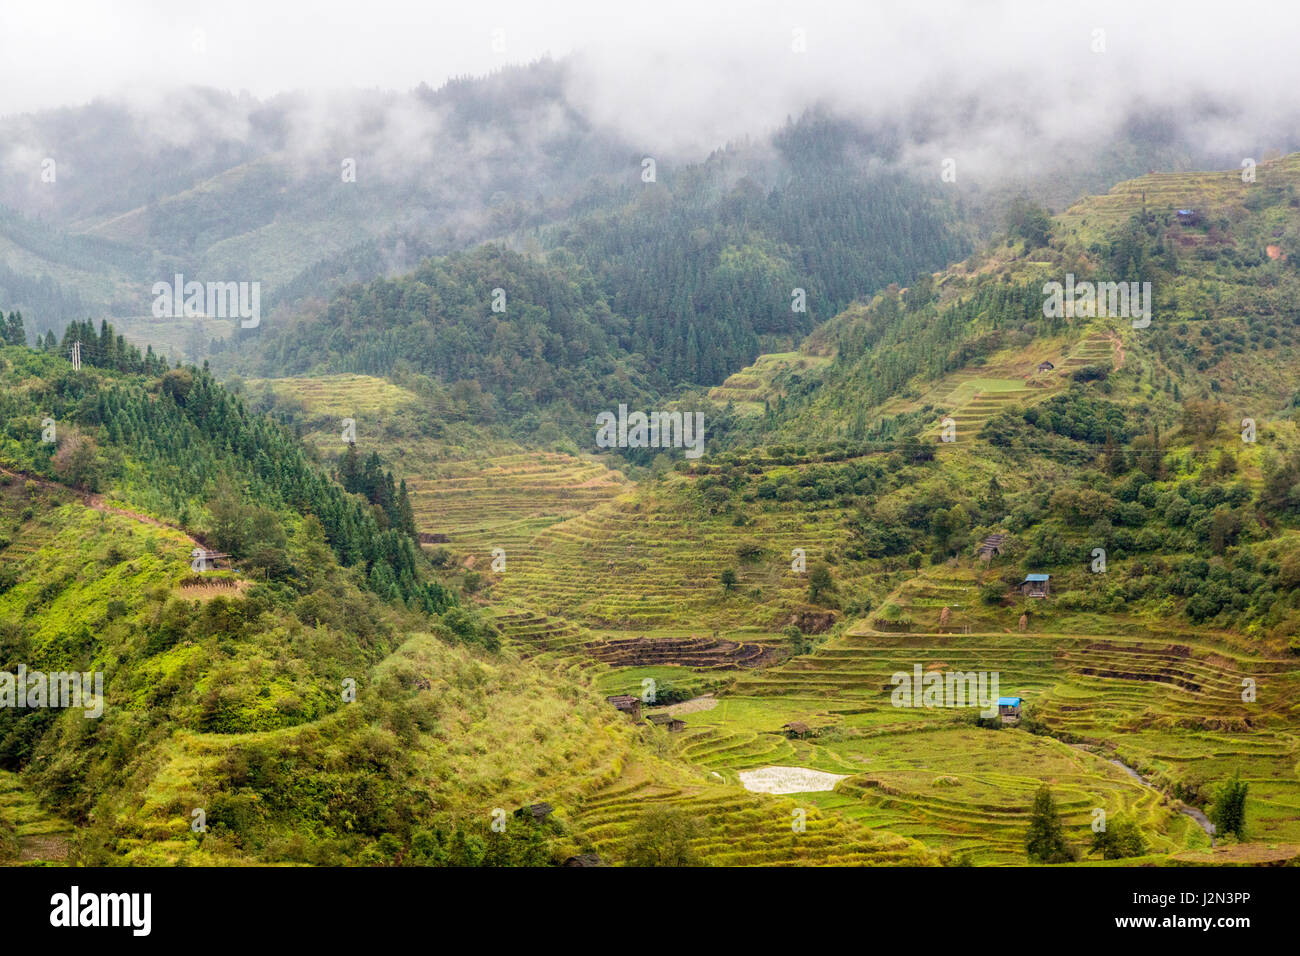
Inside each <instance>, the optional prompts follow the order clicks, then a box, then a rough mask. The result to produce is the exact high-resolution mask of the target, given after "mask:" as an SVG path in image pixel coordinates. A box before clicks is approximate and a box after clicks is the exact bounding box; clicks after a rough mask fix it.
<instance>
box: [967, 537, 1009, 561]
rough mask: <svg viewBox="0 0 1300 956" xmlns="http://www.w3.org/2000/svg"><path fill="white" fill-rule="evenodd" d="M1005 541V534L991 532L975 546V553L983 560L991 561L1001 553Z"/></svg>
mask: <svg viewBox="0 0 1300 956" xmlns="http://www.w3.org/2000/svg"><path fill="white" fill-rule="evenodd" d="M1006 541H1007V536H1006V535H1005V534H991V535H989V536H988V537H986V538H985V539H984V540H983V541H981V542H980V543H979V544H978V545H977V546H976V547H975V554H976V556H977V557H978V558H980V559H981V560H983V561H991V560H993V558H995V557H997V556H998V555H1000V554H1001V553H1002V548H1003V547H1004V546H1005V545H1006Z"/></svg>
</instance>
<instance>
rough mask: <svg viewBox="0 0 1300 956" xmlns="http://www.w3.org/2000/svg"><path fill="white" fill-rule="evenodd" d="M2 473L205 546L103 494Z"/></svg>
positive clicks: (0, 470) (18, 473)
mask: <svg viewBox="0 0 1300 956" xmlns="http://www.w3.org/2000/svg"><path fill="white" fill-rule="evenodd" d="M0 474H3V475H8V476H9V477H10V478H13V479H16V480H17V481H30V482H33V483H34V484H36V485H39V486H40V487H42V488H45V489H48V490H50V491H55V492H61V493H64V494H69V495H73V496H75V497H77V498H79V499H81V503H82V504H83V505H85V506H86V507H87V508H91V509H93V510H95V511H99V512H101V513H103V514H109V515H117V516H118V517H120V518H130V519H131V520H132V521H139V522H140V523H141V524H147V525H151V526H152V527H155V528H162V529H163V530H165V531H175V532H176V533H177V534H179V535H182V536H184V538H185V540H186V541H188V542H189V543H190V546H191V547H192V548H202V547H203V544H202V543H201V542H199V541H197V540H196V539H194V538H192V537H190V536H189V535H188V534H186V533H185V532H184V531H183V530H181V529H180V528H178V527H176V526H175V525H170V524H167V523H165V522H163V521H159V520H158V519H157V518H151V517H149V516H148V515H144V514H141V513H140V512H138V511H130V510H128V509H126V508H115V507H113V506H112V505H109V504H107V503H106V502H105V501H104V496H103V495H100V494H92V493H90V492H87V491H79V490H77V489H76V488H72V487H69V486H68V485H63V484H60V483H59V482H57V481H50V480H49V479H48V478H41V477H38V476H36V475H29V474H26V473H25V472H21V471H10V470H9V469H8V468H4V467H0Z"/></svg>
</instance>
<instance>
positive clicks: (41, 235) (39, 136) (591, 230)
mask: <svg viewBox="0 0 1300 956" xmlns="http://www.w3.org/2000/svg"><path fill="white" fill-rule="evenodd" d="M572 69H573V67H572V64H571V63H570V62H569V61H567V60H560V61H554V60H541V61H538V62H536V63H533V64H531V65H529V66H526V67H511V68H507V69H503V70H500V71H498V72H496V73H493V74H491V75H488V76H485V77H479V78H462V79H456V80H452V81H450V82H448V83H446V84H444V85H443V86H442V87H440V88H438V89H436V90H434V89H431V88H429V87H425V86H421V87H419V88H417V89H415V90H412V91H410V92H409V93H404V94H396V93H379V92H351V93H349V92H343V93H336V94H333V95H332V96H331V98H330V100H329V101H328V103H324V104H322V103H320V102H318V101H316V100H314V99H312V98H311V97H308V96H305V95H298V94H282V95H280V96H276V97H273V98H270V99H266V100H259V99H257V98H254V97H252V96H249V95H248V94H240V95H231V94H229V93H223V92H218V91H215V90H209V89H203V88H190V89H186V90H183V91H180V92H177V93H174V94H171V95H170V96H169V97H167V98H165V99H164V101H163V102H161V103H148V104H145V103H136V102H128V101H119V100H113V99H104V100H98V101H95V102H93V103H90V104H88V105H86V106H82V107H77V108H66V109H61V110H53V111H46V112H41V113H35V114H23V115H17V116H8V117H4V118H3V119H0V166H2V167H3V169H4V172H5V175H4V177H3V180H0V300H3V301H5V302H6V303H7V304H8V305H9V307H15V308H25V309H26V310H27V311H28V313H29V315H30V316H31V317H32V318H31V323H32V327H33V329H34V330H35V331H37V332H40V333H44V332H45V331H48V330H50V329H53V330H54V331H56V332H61V331H62V326H63V324H64V323H66V322H68V321H71V320H72V319H86V318H92V317H93V318H95V319H99V318H104V317H107V318H110V319H112V320H114V322H115V324H116V325H117V326H118V327H119V328H120V329H122V330H124V331H125V332H126V333H127V335H128V336H129V337H130V338H131V339H132V340H133V341H135V342H138V343H141V344H154V345H155V347H156V348H157V349H158V350H159V351H160V352H162V351H163V350H164V349H163V346H164V344H165V345H166V346H167V347H168V349H169V350H174V352H173V353H172V354H173V355H174V357H180V355H181V353H182V352H183V353H184V354H185V355H186V357H188V358H190V359H195V358H201V357H202V356H203V355H204V354H206V353H207V352H208V350H209V347H210V346H209V343H210V341H211V340H212V339H214V338H216V339H218V340H222V339H224V338H225V336H226V335H228V334H229V333H230V332H231V331H232V329H231V327H230V326H217V327H200V328H197V329H192V328H189V327H186V328H185V329H183V330H179V331H178V330H177V329H174V328H172V327H170V326H160V325H159V324H157V323H154V322H151V321H150V320H149V319H148V316H149V314H150V304H151V294H150V290H151V288H152V286H153V283H155V282H158V281H167V280H170V279H171V277H172V276H173V275H175V274H176V273H181V274H184V275H185V276H187V278H190V279H197V280H199V281H250V282H252V281H257V282H260V283H261V284H262V296H263V299H262V301H263V304H264V307H265V310H266V311H267V312H268V313H270V314H274V315H275V316H276V318H277V320H279V321H282V322H287V321H289V320H291V319H293V318H295V317H296V316H297V315H298V314H300V313H304V312H306V313H314V312H316V311H318V306H319V304H320V302H321V301H322V300H323V299H325V298H327V297H328V296H329V295H331V294H332V293H334V292H335V291H337V290H339V289H340V288H343V287H345V286H347V285H349V284H351V283H354V282H357V281H361V282H366V281H369V280H370V279H373V278H375V277H377V276H396V275H400V274H403V273H406V272H409V271H410V270H411V269H412V268H414V267H415V266H417V265H418V264H419V262H420V261H421V260H422V259H423V258H425V257H427V256H429V255H446V254H449V253H451V252H454V251H457V250H464V249H468V248H470V247H472V246H474V245H475V244H478V243H481V242H484V241H492V240H496V241H504V242H507V243H509V244H512V245H515V246H516V247H518V248H528V249H536V248H538V247H540V248H544V249H545V248H552V247H554V246H556V245H562V246H564V247H567V248H570V249H571V250H573V251H574V252H575V254H576V255H577V256H578V258H579V261H581V262H583V263H584V264H586V265H587V266H588V268H590V269H591V270H592V272H593V273H594V274H595V275H596V276H597V278H598V280H599V282H600V288H601V290H602V292H603V294H604V295H605V296H606V297H607V298H608V299H609V305H610V308H611V310H613V311H615V312H617V313H619V314H620V315H623V316H624V317H625V318H627V319H628V320H629V321H630V322H637V321H641V320H644V322H645V323H646V327H645V328H644V330H643V331H644V332H645V333H646V334H647V335H648V336H649V340H648V346H650V345H652V346H653V351H654V352H655V353H656V354H657V356H658V362H659V363H660V365H661V366H662V373H663V376H664V378H665V379H666V380H668V381H671V382H674V383H675V382H681V381H693V382H713V381H715V380H717V379H718V378H719V376H724V375H725V374H727V373H729V372H732V371H735V369H736V366H735V365H734V360H735V359H736V358H738V357H743V356H746V355H747V354H751V353H753V352H754V349H755V338H756V337H762V336H764V335H768V336H786V337H791V336H793V337H795V338H797V337H799V336H801V335H802V334H804V333H806V332H807V331H808V330H809V329H810V328H811V327H812V325H814V324H815V323H816V322H818V321H821V320H823V319H825V318H828V317H829V316H831V315H833V314H835V313H836V312H838V311H839V310H840V309H842V308H843V307H844V306H845V305H846V304H847V303H848V302H849V301H850V300H851V299H852V298H853V297H855V296H861V295H865V294H868V293H870V292H871V291H874V290H875V289H878V288H880V287H881V286H882V285H884V284H886V283H887V282H889V281H897V282H907V281H910V279H911V278H912V276H913V274H914V273H915V271H917V270H918V269H927V270H929V269H934V268H938V267H939V266H940V265H942V264H943V263H944V262H946V261H949V260H952V259H955V258H959V257H960V256H961V255H963V254H964V253H965V252H966V251H967V249H968V247H967V246H966V245H963V243H965V242H966V241H967V240H968V238H969V236H970V235H972V234H974V233H976V232H978V233H980V234H986V233H987V232H989V231H990V229H991V228H992V227H993V223H994V222H995V221H996V220H997V219H998V218H999V217H1000V211H1001V207H1002V205H1003V203H1004V201H1005V200H1006V199H1007V198H1008V197H1009V196H1010V195H1012V194H1013V193H1014V191H1016V190H1021V189H1023V190H1026V191H1028V192H1029V193H1030V194H1031V195H1034V196H1037V197H1039V198H1040V199H1041V200H1045V201H1050V202H1051V203H1052V204H1053V205H1059V204H1063V203H1065V202H1067V201H1069V200H1071V199H1073V198H1074V197H1076V196H1077V195H1078V194H1079V193H1080V192H1081V191H1083V190H1086V189H1097V188H1103V187H1104V186H1105V185H1108V184H1109V183H1110V182H1112V181H1114V180H1115V179H1118V178H1122V177H1123V176H1131V175H1135V174H1138V173H1140V172H1142V171H1143V170H1144V169H1146V168H1148V166H1149V165H1150V164H1152V163H1160V164H1161V165H1162V167H1163V168H1175V169H1176V168H1197V167H1198V164H1199V166H1201V167H1204V166H1205V165H1206V164H1207V163H1208V162H1209V161H1210V160H1211V159H1212V158H1213V159H1217V158H1218V153H1212V152H1210V151H1209V148H1208V147H1207V146H1206V145H1204V144H1202V143H1200V142H1199V141H1197V140H1196V139H1194V138H1192V137H1191V136H1190V135H1189V134H1187V133H1186V132H1185V131H1180V127H1179V126H1178V125H1177V124H1172V125H1171V123H1170V122H1169V121H1168V117H1166V116H1164V114H1162V113H1160V112H1159V111H1154V112H1151V113H1150V115H1148V113H1147V112H1144V111H1143V108H1142V107H1140V106H1135V107H1133V113H1132V116H1131V117H1130V119H1129V121H1128V122H1126V123H1125V124H1123V126H1122V127H1121V129H1120V130H1119V131H1118V133H1117V134H1116V136H1115V138H1114V140H1113V141H1112V142H1107V143H1104V144H1100V148H1098V149H1096V150H1089V151H1088V153H1087V155H1086V157H1085V158H1084V159H1082V160H1080V159H1079V158H1078V157H1077V156H1073V155H1072V156H1071V158H1069V159H1066V158H1064V157H1065V155H1066V154H1065V153H1064V152H1059V151H1056V150H1052V149H1046V150H1043V151H1041V152H1042V156H1043V157H1045V158H1042V159H1041V160H1040V161H1038V162H1036V163H1034V164H1031V165H1026V166H1023V167H1020V166H1013V167H1008V168H1005V169H1002V170H1001V171H999V172H997V173H996V174H991V173H989V172H988V171H987V170H985V171H982V172H980V171H975V170H974V169H971V170H970V171H967V167H965V166H963V167H962V168H963V172H962V174H961V178H960V179H959V180H958V181H957V183H959V184H960V185H958V184H957V183H952V182H943V181H941V180H940V178H939V172H940V162H941V160H942V159H943V156H944V155H945V153H944V150H946V149H947V147H946V146H944V147H941V146H940V145H938V144H939V142H941V141H943V140H945V139H949V138H952V137H950V136H949V135H948V133H947V132H945V131H946V130H947V128H948V127H950V126H951V125H952V124H953V123H955V122H957V120H956V119H954V117H952V116H949V115H946V114H943V113H941V112H940V113H936V115H934V116H929V117H925V118H924V121H923V122H918V124H916V125H915V126H914V127H910V128H905V127H902V126H900V125H899V124H898V123H897V122H896V121H894V120H884V119H881V120H865V119H862V118H861V117H853V118H850V117H848V116H847V115H840V114H837V113H835V112H833V111H832V110H831V109H830V108H827V107H818V108H810V109H809V110H808V112H806V113H805V114H801V115H800V116H799V117H798V118H796V119H793V120H790V121H788V122H787V124H786V125H785V126H784V127H782V128H779V129H776V130H767V129H755V130H753V131H752V133H751V134H750V139H749V140H747V141H742V142H736V143H731V144H728V145H727V146H726V147H725V148H722V149H719V150H718V152H717V153H716V154H715V155H714V156H713V157H711V158H710V159H708V160H707V161H706V160H704V159H703V158H702V152H701V154H696V155H675V154H669V155H664V154H662V151H661V150H660V149H658V148H657V145H656V144H655V143H654V142H629V141H628V140H627V138H626V136H625V135H624V134H622V133H619V132H617V131H615V130H613V129H611V128H609V127H608V126H606V125H602V124H601V123H599V122H597V121H595V120H593V119H592V118H590V117H589V116H588V115H587V113H586V112H584V110H583V108H582V107H581V106H579V105H577V104H576V103H575V102H574V101H573V100H572V98H571V96H570V95H569V94H570V84H571V83H572ZM970 108H971V110H972V112H973V113H974V114H978V113H979V103H978V101H977V102H974V103H971V104H970ZM178 116H183V117H185V122H184V123H176V122H175V117H178ZM1003 119H1004V120H1005V117H1003ZM1280 135H1281V134H1280ZM957 138H958V139H959V138H960V137H957ZM1282 138H1283V141H1284V142H1288V141H1289V140H1287V139H1286V136H1285V135H1283V137H1282ZM646 159H653V160H655V161H656V168H655V173H656V183H655V184H654V186H652V184H650V183H645V182H642V180H641V176H642V174H643V172H644V167H643V162H644V161H645V160H646ZM917 184H923V187H922V186H918V185H917ZM656 187H657V188H656ZM936 196H938V197H941V198H942V201H941V202H938V203H936V202H935V201H934V200H935V197H936ZM793 288H803V289H805V291H806V293H807V295H808V303H807V310H808V311H807V312H806V313H792V312H791V311H790V310H789V306H790V297H791V290H792V289H793ZM777 293H780V295H777ZM697 312H700V313H705V314H710V315H714V316H715V317H716V318H719V319H723V320H724V321H723V322H722V323H721V327H717V328H714V327H706V326H708V324H707V323H706V324H705V326H702V327H700V328H693V327H692V323H691V317H692V316H693V315H694V314H695V313H697ZM728 313H729V314H728ZM742 313H743V314H742ZM190 324H191V325H193V323H190ZM171 325H172V326H176V325H178V323H176V322H175V321H172V323H171ZM775 344H776V343H775V342H774V341H766V342H763V343H762V348H764V349H768V348H771V347H773V346H774V345H775ZM648 346H647V347H646V348H645V349H643V351H645V352H647V353H649V352H650V351H651V350H652V349H651V348H650V347H648ZM727 363H731V364H727Z"/></svg>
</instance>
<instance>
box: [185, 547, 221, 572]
mask: <svg viewBox="0 0 1300 956" xmlns="http://www.w3.org/2000/svg"><path fill="white" fill-rule="evenodd" d="M190 557H191V558H193V562H192V564H191V567H193V568H194V569H195V570H196V571H226V570H229V569H230V555H228V554H225V553H224V552H221V551H209V550H207V549H206V548H195V549H194V550H193V551H191V552H190Z"/></svg>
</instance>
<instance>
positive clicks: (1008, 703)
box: [998, 697, 1020, 707]
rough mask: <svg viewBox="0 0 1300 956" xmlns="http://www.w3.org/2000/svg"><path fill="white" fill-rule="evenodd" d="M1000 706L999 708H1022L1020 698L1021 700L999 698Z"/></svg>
mask: <svg viewBox="0 0 1300 956" xmlns="http://www.w3.org/2000/svg"><path fill="white" fill-rule="evenodd" d="M998 706H999V707H1019V706H1020V698H1019V697H999V698H998Z"/></svg>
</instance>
